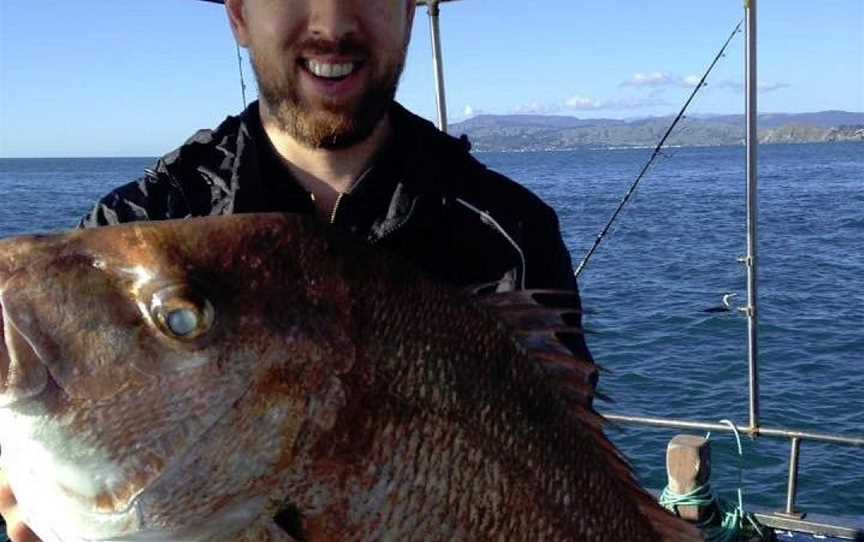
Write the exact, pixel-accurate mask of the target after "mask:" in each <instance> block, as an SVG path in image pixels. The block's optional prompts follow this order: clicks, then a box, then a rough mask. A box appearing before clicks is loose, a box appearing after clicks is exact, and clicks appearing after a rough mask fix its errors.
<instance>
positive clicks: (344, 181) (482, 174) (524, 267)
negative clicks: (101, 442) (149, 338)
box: [0, 0, 587, 542]
mask: <svg viewBox="0 0 864 542" xmlns="http://www.w3.org/2000/svg"><path fill="white" fill-rule="evenodd" d="M225 4H226V12H227V15H228V19H229V21H230V25H231V29H232V31H233V33H234V35H235V37H236V39H237V41H238V42H239V44H240V45H241V46H243V47H245V48H247V49H248V50H249V51H250V57H251V59H252V63H253V66H254V70H255V74H256V78H257V81H258V87H259V90H260V100H259V101H258V102H256V103H253V104H252V105H251V106H250V107H249V108H248V109H247V110H246V111H244V112H243V113H242V114H241V115H239V116H237V117H229V118H228V119H226V120H225V121H224V122H223V123H222V124H221V125H220V126H219V127H218V128H216V129H215V130H202V131H199V132H198V133H197V134H195V135H194V136H193V137H192V138H191V139H190V140H189V141H187V142H186V143H185V144H184V145H183V146H181V147H180V148H179V149H177V150H175V151H174V152H172V153H170V154H168V155H166V156H164V157H163V158H161V159H160V160H159V161H158V162H157V163H156V165H155V166H154V168H153V169H152V170H147V171H146V174H145V176H144V177H142V178H141V179H139V180H138V181H136V182H133V183H130V184H128V185H125V186H122V187H120V188H118V189H117V190H115V191H113V192H112V193H110V194H109V195H108V196H106V197H105V198H103V199H102V200H100V202H99V203H98V204H97V205H96V206H95V208H94V209H93V210H92V212H91V213H89V214H88V215H87V216H86V217H85V218H84V219H83V220H82V222H81V225H82V226H83V227H94V226H101V225H112V224H118V223H121V222H131V221H139V220H161V219H171V218H185V217H194V216H207V215H218V214H235V213H252V212H274V211H275V212H294V213H307V214H314V215H316V216H317V217H319V218H320V219H321V220H322V221H326V222H329V223H331V224H333V225H334V226H335V227H336V228H337V229H340V230H343V231H346V232H349V233H351V234H353V235H355V236H358V237H360V238H363V239H365V240H366V241H368V242H370V243H372V244H375V245H379V246H382V247H384V248H386V249H389V250H391V251H393V252H395V253H397V254H399V255H400V256H402V257H403V258H405V259H407V260H409V261H411V262H412V263H414V264H415V265H417V266H418V267H419V268H420V269H422V270H424V271H425V272H427V273H429V274H431V275H433V276H435V277H437V278H439V279H442V280H443V281H445V282H448V283H451V284H454V285H457V286H478V285H480V286H482V287H483V288H484V289H486V290H488V291H508V290H515V289H524V288H550V289H575V286H576V285H575V280H574V278H573V273H572V268H571V263H570V257H569V255H568V252H567V250H566V248H565V246H564V243H563V241H562V239H561V235H560V232H559V228H558V220H557V217H556V215H555V213H554V211H553V210H552V209H551V208H549V207H548V206H546V205H545V204H544V203H543V202H541V201H540V200H539V199H538V198H537V197H536V196H534V195H533V194H531V193H530V192H529V191H527V190H526V189H524V188H522V187H521V186H519V185H517V184H516V183H514V182H512V181H510V180H509V179H507V178H505V177H503V176H501V175H499V174H497V173H494V172H491V171H489V170H487V169H486V168H485V167H484V166H483V165H481V164H480V163H479V162H477V161H476V160H475V159H474V158H473V157H472V156H471V155H470V154H469V152H468V148H467V147H468V145H467V143H466V142H465V141H460V140H458V139H455V138H451V137H449V136H447V135H446V134H443V133H441V132H439V131H437V130H436V129H435V128H434V127H433V126H432V125H431V124H430V123H428V122H427V121H425V120H423V119H421V118H419V117H417V116H416V115H413V114H412V113H410V112H408V111H406V110H405V109H403V108H402V107H401V106H400V105H398V104H397V103H395V102H394V95H395V91H396V87H397V83H398V80H399V77H400V74H401V71H402V68H403V64H404V61H405V55H406V50H407V46H408V42H409V38H410V34H411V27H412V21H413V18H414V13H415V3H414V1H413V0H226V1H225ZM578 340H579V341H581V338H579V339H578ZM580 347H581V348H582V349H584V344H582V345H581V346H580ZM586 352H587V351H586ZM0 486H2V489H0V513H2V515H3V517H5V518H6V521H7V525H8V530H9V535H10V537H11V538H12V540H14V541H15V542H24V541H27V540H36V537H35V535H33V533H32V532H30V530H29V529H28V528H27V527H26V525H24V524H23V523H22V522H21V521H20V520H19V519H18V511H17V508H16V501H15V497H14V495H13V494H12V492H11V490H10V489H9V488H8V485H6V483H5V478H3V480H2V481H0Z"/></svg>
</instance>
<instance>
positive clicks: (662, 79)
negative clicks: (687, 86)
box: [621, 72, 673, 87]
mask: <svg viewBox="0 0 864 542" xmlns="http://www.w3.org/2000/svg"><path fill="white" fill-rule="evenodd" d="M672 83H673V79H672V76H670V75H669V74H668V73H666V72H650V73H636V74H634V75H633V77H631V78H630V79H628V80H627V81H624V82H623V83H621V86H622V87H665V86H668V85H670V84H672Z"/></svg>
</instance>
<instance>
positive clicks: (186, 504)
mask: <svg viewBox="0 0 864 542" xmlns="http://www.w3.org/2000/svg"><path fill="white" fill-rule="evenodd" d="M57 254H60V255H62V257H56V258H55V256H54V255H57ZM34 261H39V262H42V263H46V265H45V268H50V272H51V277H52V281H51V283H50V284H45V283H44V282H41V281H39V280H38V278H39V270H38V269H37V268H36V267H34V266H33V265H32V262H34ZM94 262H98V265H95V264H94ZM250 266H251V267H254V272H253V273H254V277H251V279H250V277H249V273H250V270H249V269H250ZM69 284H87V285H88V288H87V291H86V292H81V291H79V290H78V289H76V288H70V287H67V285H69ZM10 285H14V286H15V288H10ZM149 296H154V297H152V298H151V297H149ZM52 299H56V300H57V301H58V303H54V304H52V303H50V301H51V300H52ZM152 299H158V300H159V305H158V306H156V305H154V304H153V301H152ZM568 299H570V300H572V299H573V294H568V293H566V292H559V293H550V292H546V293H532V292H517V293H512V294H499V295H496V296H493V297H488V298H483V299H479V300H478V299H476V298H472V297H469V296H468V295H467V294H465V293H464V292H460V291H455V290H453V289H451V288H449V287H447V286H444V285H441V284H438V283H437V282H436V281H434V280H432V279H430V278H429V277H426V276H425V275H423V274H422V273H419V272H417V271H415V270H414V269H412V268H411V267H410V266H408V265H407V264H405V263H403V262H401V261H400V260H398V259H396V258H394V257H393V256H391V255H388V254H385V253H383V252H381V251H379V250H376V249H374V248H371V247H368V246H365V245H363V244H361V243H358V242H356V241H354V240H352V239H349V238H347V237H342V236H341V235H340V234H337V233H334V232H332V231H330V230H329V229H327V228H326V226H324V225H321V224H319V223H316V222H314V221H312V220H310V219H308V218H303V217H297V216H291V215H242V216H231V217H218V218H217V217H214V218H206V219H192V220H186V221H176V222H162V223H142V224H131V225H124V226H117V227H111V228H102V229H97V230H88V231H81V232H74V233H68V234H63V235H57V236H48V237H41V238H21V239H13V240H9V241H3V242H0V303H2V305H3V311H4V312H3V319H4V321H7V323H9V322H11V323H17V324H18V326H19V328H20V329H18V331H16V332H15V333H18V334H21V335H25V336H26V337H27V338H28V341H29V342H24V341H15V340H10V338H9V337H5V339H6V340H5V343H6V346H7V350H12V353H11V354H10V355H6V354H5V353H4V352H0V357H2V359H0V361H2V362H3V363H2V364H0V369H2V372H0V373H2V374H0V376H2V378H3V381H2V382H3V384H4V385H3V388H2V390H3V393H4V394H7V395H8V397H10V398H11V399H10V400H9V401H6V403H4V404H7V406H6V407H5V408H0V443H2V445H3V447H4V450H5V449H6V448H7V446H8V447H10V449H11V450H13V451H14V450H21V451H18V452H16V453H14V454H12V457H11V458H10V460H9V461H10V462H11V464H8V465H7V470H8V472H9V479H10V482H11V483H12V486H13V489H14V490H15V492H16V496H20V497H21V498H20V499H19V502H20V505H21V508H22V510H23V511H24V514H25V518H26V519H27V521H28V522H29V523H31V526H32V527H33V528H34V530H35V532H37V534H40V535H41V536H43V538H45V540H46V542H57V541H60V540H62V541H64V542H70V541H71V542H74V541H79V540H84V539H85V538H86V539H99V540H104V541H108V540H118V541H119V540H124V541H133V540H144V539H149V540H152V539H160V540H184V541H192V542H197V541H202V542H203V541H205V540H206V541H219V540H239V541H241V542H251V541H253V540H273V541H277V542H287V541H291V540H294V541H310V542H311V541H330V540H344V541H354V540H356V541H360V540H400V541H402V540H405V541H414V540H416V541H424V542H426V541H428V542H435V541H445V540H446V541H491V540H507V541H510V540H526V541H529V540H550V541H553V540H554V541H566V540H574V541H575V540H587V541H602V540H616V541H617V540H638V541H641V540H645V541H652V540H675V541H682V542H683V541H687V540H696V539H698V537H697V536H696V534H695V533H694V532H693V530H692V529H691V528H689V527H688V526H687V525H685V524H684V523H683V522H680V521H679V520H677V519H675V518H674V517H672V516H671V515H669V514H668V513H666V512H665V511H663V510H662V509H660V508H659V507H658V506H657V505H656V504H655V503H654V502H653V499H652V498H651V497H650V496H648V495H647V494H646V493H644V492H642V490H640V489H639V488H638V487H637V485H636V483H635V481H634V478H633V475H632V473H631V472H630V470H629V467H628V466H627V464H626V462H625V461H624V460H623V459H622V458H621V456H620V455H619V454H618V452H617V451H616V450H615V448H614V447H613V446H612V444H611V443H609V441H608V440H607V439H606V438H605V436H604V435H603V433H602V429H601V422H600V419H599V417H598V416H597V415H596V414H595V413H594V412H593V410H592V409H591V399H592V396H593V391H592V390H593V386H594V384H595V383H596V367H595V366H594V365H593V363H592V360H591V359H590V355H589V354H588V353H587V351H586V350H584V346H581V339H578V337H579V335H578V334H579V332H580V329H579V328H578V326H574V325H572V321H573V318H572V314H573V312H572V307H568V306H567V305H568ZM544 300H545V301H544ZM550 300H551V301H550ZM544 303H546V304H544ZM549 303H551V305H550V306H546V305H548V304H549ZM559 305H560V306H559ZM154 307H155V308H154ZM172 307H181V308H182V310H185V311H187V313H186V314H185V315H184V316H183V320H184V321H190V322H192V323H193V326H192V327H193V329H192V331H191V333H192V335H191V336H189V337H184V336H179V335H176V334H175V333H174V331H172V330H171V329H170V327H169V325H168V324H167V323H165V321H163V320H160V314H163V313H160V312H158V311H171V310H180V309H174V308H172ZM206 307H211V309H212V311H213V314H214V316H213V318H212V319H208V318H204V317H203V315H204V314H205V310H211V309H205V308H206ZM7 309H9V310H7ZM82 311H83V312H82ZM72 314H77V315H78V316H79V317H78V318H73V317H71V316H70V315H72ZM564 314H568V315H571V316H568V318H567V320H568V321H570V322H571V323H570V324H568V323H565V317H564V316H563V315H564ZM34 315H35V316H34ZM31 316H32V317H31ZM577 320H578V318H577ZM577 323H578V322H577ZM6 327H8V326H6ZM16 329H17V328H16ZM82 334H86V337H84V336H83V335H82ZM568 334H569V335H568ZM15 336H16V337H17V335H15ZM560 337H569V338H568V339H567V341H566V344H565V342H562V340H559V339H560ZM573 337H577V338H576V339H573ZM13 338H14V337H13ZM26 344H31V345H32V351H29V350H28V347H27V346H26ZM58 345H59V346H58ZM88 347H89V348H88ZM94 348H95V350H96V351H97V352H98V356H88V354H91V353H92V350H93V349H94ZM59 351H62V356H61V355H60V354H58V352H59ZM571 352H572V354H571ZM13 354H14V355H13ZM190 359H192V360H193V361H192V362H190V361H189V360H190ZM70 364H71V366H70ZM19 365H20V367H19ZM39 367H44V370H45V371H47V373H48V374H49V375H51V376H52V379H50V380H49V383H50V384H51V385H48V386H46V387H44V388H41V389H39V388H36V387H34V386H33V384H32V383H33V382H38V381H37V380H34V379H29V380H28V379H27V378H24V379H19V380H13V379H9V374H12V372H13V370H25V371H35V370H37V369H38V368H39ZM25 376H27V375H25ZM116 382H120V383H121V384H120V385H115V384H114V383H116ZM112 385H114V386H115V387H113V388H112V387H110V386H112ZM16 386H18V388H16ZM0 395H2V394H0ZM91 395H92V398H91ZM44 405H53V406H52V407H51V408H54V409H56V410H58V412H57V413H55V415H52V416H39V415H35V416H34V415H29V416H24V415H22V412H24V411H25V410H26V411H28V412H31V414H32V413H33V412H36V413H38V412H39V409H40V408H46V407H44ZM64 416H65V418H63V417H64ZM61 418H62V419H74V420H75V421H76V423H75V424H73V425H72V426H70V425H68V424H63V423H58V420H60V419H61ZM88 425H90V426H91V427H90V428H87V426H88ZM93 425H96V426H97V427H92V426H93ZM75 427H77V428H82V427H83V428H86V430H85V438H83V439H77V437H78V435H76V434H75V431H74V430H73V429H74V428H75ZM42 429H48V430H50V431H51V432H53V433H52V434H55V435H56V438H52V439H50V440H44V439H42V440H40V438H41V437H40V435H41V434H43V433H40V430H42ZM64 446H67V447H68V446H74V447H75V450H76V452H75V454H72V455H68V454H67V453H66V452H64V451H63V449H64V448H63V447H64ZM31 448H32V449H37V448H38V449H40V450H44V451H45V452H46V453H47V454H48V455H47V456H46V457H49V458H56V457H64V458H65V459H64V461H66V463H65V464H64V465H65V466H64V468H66V469H68V470H70V472H77V474H76V476H84V477H86V475H87V473H88V472H91V471H92V469H95V468H97V467H98V465H97V466H94V465H93V464H91V463H86V462H85V463H81V462H77V463H76V461H75V458H76V457H96V458H98V457H102V455H104V456H105V457H106V458H110V459H106V460H105V461H106V462H108V463H112V464H114V463H116V464H117V465H126V467H123V468H118V469H117V470H116V473H115V475H116V477H117V478H119V480H115V481H114V482H112V483H115V484H118V486H117V487H123V488H124V490H123V491H124V495H127V496H128V498H129V499H131V500H129V502H128V507H127V508H126V509H124V511H123V513H122V514H120V515H119V516H116V517H115V516H107V515H104V514H102V513H101V512H100V506H99V503H100V502H101V501H99V500H98V499H99V498H102V497H99V495H102V494H104V493H105V489H104V488H101V487H93V488H91V487H89V486H87V487H84V486H81V487H76V488H73V491H78V494H76V495H74V496H73V497H74V498H73V497H70V496H69V495H66V494H64V492H63V491H60V490H58V484H57V480H58V479H59V478H57V476H58V475H57V473H56V472H54V471H53V470H52V469H47V470H45V471H43V472H37V471H35V470H34V468H33V465H31V464H28V454H27V453H25V452H24V451H26V450H28V449H31ZM96 451H100V452H99V453H101V454H102V455H96V456H93V455H92V453H93V452H96ZM52 454H53V455H52ZM64 454H66V455H64ZM88 454H90V455H89V456H88ZM52 461H54V459H52ZM92 461H95V460H93V459H91V462H92ZM108 463H106V467H107V466H109V465H108ZM142 465H143V466H142ZM76 469H77V471H76ZM88 469H90V471H88ZM79 471H80V472H79ZM142 473H143V474H142ZM32 476H35V477H36V478H34V479H33V482H32V483H33V484H35V485H28V484H31V480H30V479H29V478H28V477H32ZM106 483H107V482H106ZM100 491H101V492H102V493H99V492H100ZM19 492H20V495H19ZM91 493H92V494H91ZM123 502H125V501H123ZM46 503H49V504H50V505H51V506H48V504H46ZM54 510H62V513H58V512H56V511H54ZM274 518H277V520H278V518H283V520H278V522H279V525H282V527H279V526H277V523H276V521H274ZM285 518H287V519H285ZM55 533H57V534H56V536H55Z"/></svg>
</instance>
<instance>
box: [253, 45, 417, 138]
mask: <svg viewBox="0 0 864 542" xmlns="http://www.w3.org/2000/svg"><path fill="white" fill-rule="evenodd" d="M296 50H297V51H302V52H304V53H306V54H310V53H315V54H338V55H356V54H358V53H359V54H360V56H361V58H364V59H365V60H364V66H363V68H361V69H369V70H370V71H371V76H370V77H369V80H368V83H367V85H366V88H365V89H364V90H363V92H362V93H361V94H360V95H359V96H357V97H354V98H352V99H350V100H349V101H347V102H345V101H337V100H330V99H326V98H323V99H321V101H320V103H318V104H312V103H309V100H308V99H306V98H304V97H303V96H302V95H301V92H300V89H299V86H300V84H299V81H298V77H299V76H300V70H304V69H305V67H299V66H296V65H292V66H285V56H286V55H268V54H266V53H265V52H263V51H255V50H253V49H252V48H251V47H250V60H251V62H252V68H253V71H254V73H255V79H256V81H257V83H258V91H259V93H260V95H261V97H262V98H263V99H264V101H265V102H266V105H267V108H268V111H269V113H270V116H271V117H272V119H273V120H274V121H275V122H276V123H277V125H278V126H279V128H280V130H282V131H284V132H286V133H287V134H289V135H290V136H291V137H292V138H293V139H295V140H296V141H297V142H298V143H300V144H301V145H303V146H305V147H309V148H313V149H331V150H336V149H344V148H348V147H351V146H353V145H355V144H356V143H359V142H361V141H363V140H365V139H366V138H367V137H369V135H370V134H371V133H372V131H373V130H374V129H375V127H376V126H377V125H378V123H379V122H380V121H381V119H382V118H383V117H384V115H385V114H386V113H387V111H388V109H389V108H390V105H391V104H392V102H393V99H394V97H395V96H396V87H397V86H398V83H399V77H400V76H401V75H402V69H403V67H404V64H405V53H406V50H407V47H406V48H403V49H402V50H401V51H398V53H396V54H392V55H388V56H387V57H386V58H381V59H380V61H379V62H378V63H377V65H376V64H375V63H373V61H375V60H379V57H376V56H373V55H371V54H369V52H368V50H367V49H366V47H364V45H363V44H362V43H359V42H358V41H356V40H355V39H354V38H352V37H350V36H349V37H346V38H345V39H342V40H340V41H339V42H335V43H334V42H330V41H326V40H319V39H309V40H306V41H304V42H302V43H300V44H299V45H298V46H297V47H296ZM287 56H288V57H289V58H300V56H299V55H287Z"/></svg>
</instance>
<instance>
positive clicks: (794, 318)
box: [481, 143, 864, 525]
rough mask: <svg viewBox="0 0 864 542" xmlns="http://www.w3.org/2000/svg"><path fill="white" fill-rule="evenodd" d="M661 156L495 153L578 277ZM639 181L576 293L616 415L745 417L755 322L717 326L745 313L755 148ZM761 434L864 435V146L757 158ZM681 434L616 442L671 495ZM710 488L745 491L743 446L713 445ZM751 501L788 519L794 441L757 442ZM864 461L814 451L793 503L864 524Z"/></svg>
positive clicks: (683, 156)
mask: <svg viewBox="0 0 864 542" xmlns="http://www.w3.org/2000/svg"><path fill="white" fill-rule="evenodd" d="M650 152H651V151H648V150H617V151H594V152H591V151H585V152H564V153H518V154H497V153H495V154H493V153H490V154H483V155H481V158H482V159H483V160H484V161H485V162H487V163H488V164H490V165H491V166H492V167H493V168H495V169H498V170H500V171H502V172H504V173H506V174H508V175H510V176H512V177H514V178H517V179H520V180H521V181H522V182H523V183H524V184H526V185H528V186H530V187H531V188H533V189H534V190H535V191H536V192H537V193H538V194H540V195H541V196H542V197H543V198H544V199H545V200H546V201H547V202H549V203H550V204H551V205H552V206H553V207H555V209H556V210H558V212H559V216H560V218H561V224H562V230H563V233H564V237H565V240H566V242H567V244H568V246H569V248H570V251H571V254H572V255H573V260H574V266H575V265H576V264H577V263H578V262H579V261H580V260H581V258H582V257H583V256H584V254H585V253H586V251H587V250H588V248H589V247H590V245H591V243H592V242H593V240H594V238H595V237H596V236H597V234H598V233H599V232H600V231H601V229H602V227H603V225H604V224H605V223H606V221H607V220H608V218H609V216H610V215H611V213H612V211H613V210H614V209H615V207H616V206H617V204H618V202H619V201H620V200H621V198H622V197H623V195H624V193H625V190H626V189H627V187H629V185H630V183H631V182H632V180H633V179H634V178H635V175H636V173H638V171H639V169H640V168H641V167H642V165H643V164H644V162H645V161H646V160H647V158H648V157H649V156H650ZM670 154H671V156H670V157H669V158H666V159H663V160H661V161H660V162H659V163H658V164H657V165H656V166H655V167H654V168H653V169H652V172H651V174H650V175H649V177H648V178H647V179H645V180H643V183H642V184H641V185H640V188H639V190H638V192H637V194H636V197H635V200H633V201H632V202H631V205H630V206H629V207H628V208H627V210H626V211H625V212H624V214H623V216H622V217H621V218H620V223H619V225H618V226H617V227H616V228H614V230H613V232H614V233H613V234H612V236H611V237H610V238H608V239H607V240H606V241H605V242H604V243H603V244H601V248H600V250H599V251H598V253H596V254H595V255H594V256H593V258H592V259H591V261H590V262H589V264H588V266H587V267H586V270H585V271H584V273H583V275H582V277H580V286H581V289H582V294H583V298H584V304H585V308H586V309H587V310H589V311H591V314H590V315H588V316H587V319H586V327H587V328H588V329H589V330H591V331H593V332H595V333H594V334H592V335H590V336H589V337H588V341H589V342H588V344H589V346H590V347H591V349H592V352H593V353H594V355H595V357H596V358H597V360H598V362H599V363H601V364H602V365H604V366H605V367H607V368H608V369H610V371H611V374H604V375H602V376H601V389H602V390H603V391H604V392H605V393H606V394H608V395H610V396H611V397H612V398H614V400H615V401H616V403H615V404H612V405H603V404H601V405H599V408H600V409H602V410H605V411H609V412H616V413H622V414H633V415H648V416H662V417H674V418H687V419H697V420H705V421H716V420H719V419H723V418H727V419H731V420H733V421H734V422H736V423H737V424H740V425H747V423H748V416H749V414H748V406H747V405H748V403H747V397H748V393H747V390H748V385H747V370H748V369H747V322H746V320H745V319H744V318H743V317H740V316H736V315H733V314H719V315H717V314H709V313H705V312H702V311H703V309H705V308H708V307H714V306H718V305H720V301H721V296H722V295H723V294H724V293H737V294H738V297H737V298H736V299H735V300H736V301H739V302H740V303H741V304H745V302H746V297H747V287H746V272H745V269H744V268H743V266H742V265H741V264H739V263H738V262H737V261H736V258H737V257H739V256H743V255H744V254H746V251H747V249H746V229H745V221H746V207H745V203H746V202H745V198H746V193H745V191H746V174H745V170H744V163H745V162H744V158H745V155H744V149H743V148H692V149H676V150H673V151H671V153H670ZM759 173H760V187H759V192H758V195H759V220H758V222H759V245H758V250H759V255H760V267H759V279H760V282H759V302H760V326H759V339H760V374H761V414H762V425H764V426H771V427H789V428H796V429H804V430H813V431H821V432H839V433H845V434H852V435H856V436H864V144H857V143H856V144H836V145H772V146H763V147H762V148H761V150H760V166H759ZM674 434H675V431H672V430H669V431H666V430H657V429H641V428H633V427H628V428H626V429H625V430H624V431H623V432H616V431H612V432H611V436H612V437H613V440H615V441H616V443H617V444H618V445H619V446H620V447H621V448H622V449H623V450H624V452H625V453H626V455H627V456H628V457H630V458H631V459H632V461H633V462H634V463H635V465H636V467H637V471H638V473H639V475H640V477H641V479H642V481H643V482H644V483H645V484H646V485H648V486H649V487H658V488H659V487H662V486H663V485H664V484H665V459H664V458H665V446H666V443H667V442H668V439H669V438H671V436H673V435H674ZM712 439H714V444H713V447H712V451H713V454H714V464H713V475H712V481H713V486H714V487H715V489H717V490H719V492H720V493H721V494H723V495H724V496H726V497H730V498H731V497H732V496H733V494H734V490H735V488H736V487H737V483H738V482H737V481H738V469H737V467H738V460H737V455H736V452H735V445H734V439H733V437H731V436H726V435H725V434H724V435H717V434H715V435H714V436H712ZM743 444H744V453H745V460H744V472H743V487H744V490H745V504H746V503H747V502H751V503H756V504H759V505H762V506H768V507H772V508H778V509H780V508H782V507H783V506H784V503H785V500H784V499H785V490H786V483H787V470H786V469H787V468H788V467H787V465H788V458H789V446H788V443H787V442H786V441H775V440H768V439H760V440H758V441H755V442H754V441H751V440H745V442H744V443H743ZM862 452H864V450H861V449H859V448H844V447H839V446H830V445H823V444H817V443H810V442H805V443H804V444H803V445H802V449H801V459H800V461H801V469H802V470H801V475H800V480H799V496H798V508H799V509H803V510H805V511H809V512H813V513H815V512H820V513H829V514H835V515H847V516H853V517H856V518H857V523H859V524H860V525H864V453H862Z"/></svg>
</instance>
